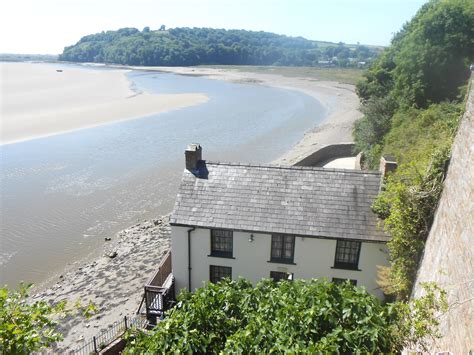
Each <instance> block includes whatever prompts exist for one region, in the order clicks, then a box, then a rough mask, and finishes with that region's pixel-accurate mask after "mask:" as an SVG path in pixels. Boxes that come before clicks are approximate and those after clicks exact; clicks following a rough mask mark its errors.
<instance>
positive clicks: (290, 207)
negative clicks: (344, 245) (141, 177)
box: [170, 161, 389, 242]
mask: <svg viewBox="0 0 474 355" xmlns="http://www.w3.org/2000/svg"><path fill="white" fill-rule="evenodd" d="M198 175H199V177H197V176H195V175H194V174H193V173H191V172H190V171H188V170H185V171H184V173H183V178H182V181H181V185H180V187H179V191H178V195H177V198H176V204H175V208H174V211H173V213H172V216H171V221H170V222H171V224H172V225H181V226H196V227H205V228H223V229H232V230H241V231H250V232H262V233H285V234H296V235H301V236H313V237H323V238H347V239H354V240H365V241H373V242H386V241H388V240H389V236H388V235H386V234H385V233H384V232H383V230H382V226H381V225H379V224H378V221H377V218H376V216H375V214H374V213H373V212H372V211H371V208H370V206H371V205H372V202H373V200H374V198H375V197H376V196H377V194H378V192H379V187H380V181H381V174H380V173H379V172H366V171H358V170H344V169H326V168H315V167H297V166H291V167H290V166H276V165H255V164H236V163H217V162H205V161H200V169H199V174H198Z"/></svg>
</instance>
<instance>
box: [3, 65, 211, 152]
mask: <svg viewBox="0 0 474 355" xmlns="http://www.w3.org/2000/svg"><path fill="white" fill-rule="evenodd" d="M126 73H127V70H124V69H106V70H104V69H99V70H98V69H92V68H86V67H84V68H79V67H78V68H75V67H73V66H64V65H59V64H58V65H54V64H39V63H1V97H2V101H1V126H0V128H1V131H0V142H1V144H8V143H15V142H19V141H24V140H28V139H33V138H39V137H46V136H50V135H54V134H58V133H63V132H69V131H73V130H77V129H81V128H88V127H94V126H98V125H101V124H105V123H111V122H116V121H121V120H127V119H132V118H139V117H145V116H149V115H152V114H157V113H162V112H166V111H170V110H174V109H179V108H183V107H186V106H191V105H196V104H200V103H204V102H206V101H207V100H208V98H207V96H206V95H204V94H201V93H185V94H159V95H158V94H151V93H147V92H137V91H134V90H132V88H131V82H130V81H129V80H128V79H127V77H126V75H125V74H126Z"/></svg>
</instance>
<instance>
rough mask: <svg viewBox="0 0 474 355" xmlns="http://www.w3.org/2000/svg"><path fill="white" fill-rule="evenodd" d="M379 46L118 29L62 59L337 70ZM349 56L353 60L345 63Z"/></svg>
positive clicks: (205, 31) (239, 33)
mask: <svg viewBox="0 0 474 355" xmlns="http://www.w3.org/2000/svg"><path fill="white" fill-rule="evenodd" d="M378 52H379V50H378V49H377V48H373V47H371V48H369V47H366V46H362V45H357V46H352V47H349V46H346V45H344V44H343V43H339V44H337V45H336V44H332V45H325V46H324V47H323V46H321V48H320V47H319V46H318V44H317V42H315V41H310V40H307V39H304V38H302V37H287V36H282V35H277V34H274V33H269V32H254V31H245V30H223V29H211V28H173V29H170V30H167V31H166V30H164V26H162V28H161V29H160V30H158V31H150V29H149V28H148V27H145V28H144V29H143V31H141V32H140V31H139V30H137V29H136V28H122V29H120V30H118V31H107V32H101V33H97V34H93V35H88V36H85V37H83V38H81V40H80V41H79V42H78V43H76V44H75V45H73V46H69V47H66V48H65V49H64V52H63V53H62V54H61V55H60V56H59V59H60V60H65V61H75V62H105V63H117V64H129V65H164V66H178V65H180V66H186V65H199V64H226V65H229V64H237V65H290V66H312V65H317V64H318V61H319V60H326V61H328V60H329V61H332V62H334V63H335V64H337V65H339V66H343V67H345V66H351V65H352V66H356V65H357V63H358V62H359V61H365V62H370V61H371V60H372V59H373V58H375V57H376V56H377V54H378ZM349 58H351V59H349Z"/></svg>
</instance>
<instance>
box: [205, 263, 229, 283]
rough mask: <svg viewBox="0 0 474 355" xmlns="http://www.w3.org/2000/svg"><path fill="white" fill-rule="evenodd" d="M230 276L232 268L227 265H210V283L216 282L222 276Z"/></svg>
mask: <svg viewBox="0 0 474 355" xmlns="http://www.w3.org/2000/svg"><path fill="white" fill-rule="evenodd" d="M225 277H227V278H229V279H231V278H232V268H231V267H228V266H217V265H211V267H210V270H209V280H210V281H211V282H212V283H217V282H219V281H220V280H222V279H223V278H225Z"/></svg>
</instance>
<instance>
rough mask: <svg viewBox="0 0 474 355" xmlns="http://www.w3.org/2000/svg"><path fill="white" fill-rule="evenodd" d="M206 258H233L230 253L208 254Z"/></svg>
mask: <svg viewBox="0 0 474 355" xmlns="http://www.w3.org/2000/svg"><path fill="white" fill-rule="evenodd" d="M207 257H208V258H222V259H235V257H233V256H232V255H216V254H209V255H208V256H207Z"/></svg>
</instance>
